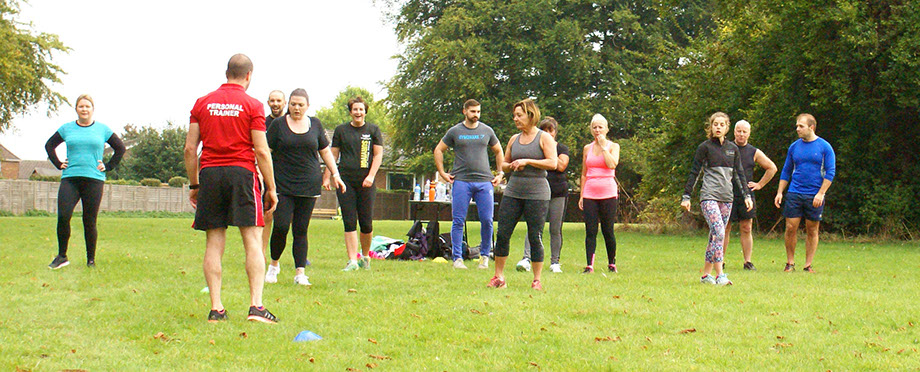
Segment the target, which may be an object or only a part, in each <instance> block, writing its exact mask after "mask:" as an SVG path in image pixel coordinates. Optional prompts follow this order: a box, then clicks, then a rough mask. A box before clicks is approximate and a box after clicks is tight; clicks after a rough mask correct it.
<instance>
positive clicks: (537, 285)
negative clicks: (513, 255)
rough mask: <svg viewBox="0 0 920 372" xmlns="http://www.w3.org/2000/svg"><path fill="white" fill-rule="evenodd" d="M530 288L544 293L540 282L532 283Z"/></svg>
mask: <svg viewBox="0 0 920 372" xmlns="http://www.w3.org/2000/svg"><path fill="white" fill-rule="evenodd" d="M530 288H533V289H534V290H535V291H542V290H543V284H541V283H540V281H539V280H534V281H533V282H532V283H530Z"/></svg>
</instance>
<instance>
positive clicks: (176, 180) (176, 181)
mask: <svg viewBox="0 0 920 372" xmlns="http://www.w3.org/2000/svg"><path fill="white" fill-rule="evenodd" d="M168 183H169V187H182V186H184V185H185V184H187V183H188V178H185V177H182V176H175V177H173V178H170V179H169V182H168Z"/></svg>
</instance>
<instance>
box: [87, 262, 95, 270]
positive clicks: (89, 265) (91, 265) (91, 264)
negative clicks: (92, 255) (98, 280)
mask: <svg viewBox="0 0 920 372" xmlns="http://www.w3.org/2000/svg"><path fill="white" fill-rule="evenodd" d="M86 267H88V268H90V269H92V268H94V267H96V260H89V261H86Z"/></svg>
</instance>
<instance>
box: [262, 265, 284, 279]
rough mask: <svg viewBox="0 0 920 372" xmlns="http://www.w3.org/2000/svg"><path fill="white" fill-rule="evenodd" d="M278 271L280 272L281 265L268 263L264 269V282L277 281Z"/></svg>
mask: <svg viewBox="0 0 920 372" xmlns="http://www.w3.org/2000/svg"><path fill="white" fill-rule="evenodd" d="M279 273H281V266H272V265H268V270H265V282H266V283H277V282H278V274H279Z"/></svg>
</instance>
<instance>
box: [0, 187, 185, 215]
mask: <svg viewBox="0 0 920 372" xmlns="http://www.w3.org/2000/svg"><path fill="white" fill-rule="evenodd" d="M59 186H60V183H58V182H41V181H26V180H6V179H0V210H3V211H8V212H13V213H16V214H21V213H23V212H25V211H28V210H31V209H37V210H42V211H48V212H51V213H57V198H58V187H59ZM76 210H77V211H81V210H82V206H81V205H80V204H77V209H76ZM100 210H102V211H144V212H150V211H165V212H194V209H192V206H191V204H189V202H188V189H187V188H186V187H182V188H175V187H146V186H126V185H110V184H106V185H105V188H104V189H103V191H102V206H101V207H100Z"/></svg>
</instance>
